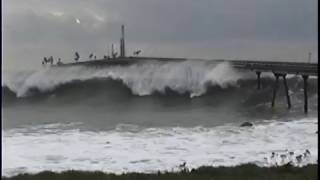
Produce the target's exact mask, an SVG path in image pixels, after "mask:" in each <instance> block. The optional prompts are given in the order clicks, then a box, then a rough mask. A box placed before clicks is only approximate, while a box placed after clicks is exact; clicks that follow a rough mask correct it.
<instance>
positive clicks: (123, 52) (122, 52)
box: [120, 25, 126, 57]
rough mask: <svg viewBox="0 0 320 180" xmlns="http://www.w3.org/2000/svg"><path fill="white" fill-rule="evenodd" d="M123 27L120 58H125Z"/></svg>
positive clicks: (122, 28) (122, 27)
mask: <svg viewBox="0 0 320 180" xmlns="http://www.w3.org/2000/svg"><path fill="white" fill-rule="evenodd" d="M125 56H126V52H125V41H124V25H121V39H120V57H125Z"/></svg>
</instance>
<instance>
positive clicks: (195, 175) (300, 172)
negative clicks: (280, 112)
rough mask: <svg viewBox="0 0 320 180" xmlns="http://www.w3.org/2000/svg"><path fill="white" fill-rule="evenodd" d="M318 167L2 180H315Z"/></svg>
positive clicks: (72, 173)
mask: <svg viewBox="0 0 320 180" xmlns="http://www.w3.org/2000/svg"><path fill="white" fill-rule="evenodd" d="M317 169H318V165H308V166H305V167H302V168H298V167H292V166H290V165H287V166H282V167H272V168H265V167H263V168H261V167H258V166H256V165H252V164H246V165H241V166H236V167H200V168H198V169H192V170H191V171H186V170H183V171H181V172H159V173H155V174H141V173H127V174H122V175H115V174H105V173H103V172H85V171H65V172H62V173H53V172H49V171H44V172H41V173H38V174H35V175H29V174H21V175H17V176H14V177H10V178H6V177H2V179H3V180H84V179H85V180H87V179H90V180H104V179H106V180H132V179H133V180H138V179H139V180H171V179H174V180H176V179H178V180H180V179H181V180H182V179H183V180H199V179H200V180H205V179H210V180H238V179H239V180H244V179H246V180H255V179H259V180H267V179H268V180H269V179H270V180H316V179H318V173H317Z"/></svg>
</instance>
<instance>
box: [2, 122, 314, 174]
mask: <svg viewBox="0 0 320 180" xmlns="http://www.w3.org/2000/svg"><path fill="white" fill-rule="evenodd" d="M317 126H318V120H317V118H306V119H301V120H294V121H288V122H277V121H264V122H261V123H259V124H255V125H254V126H253V127H239V126H238V125H235V124H229V125H224V126H218V127H212V128H205V127H194V128H180V127H175V128H173V127H172V128H146V129H144V128H141V127H137V126H134V125H123V124H122V125H118V127H117V128H116V129H114V130H111V131H102V132H93V131H80V130H78V129H77V128H76V125H74V124H47V125H39V126H33V127H24V128H16V129H9V130H3V131H2V133H3V141H2V147H3V151H2V153H3V154H2V157H3V158H2V165H3V169H2V173H3V175H5V176H12V175H16V174H19V173H23V172H28V173H36V172H40V171H43V170H51V171H56V172H59V171H63V170H71V169H74V170H89V171H94V170H99V171H104V172H113V173H122V172H154V171H157V170H160V171H163V170H169V171H171V170H177V166H178V165H179V164H182V163H183V162H186V164H187V167H188V168H196V167H199V166H203V165H211V166H234V165H239V164H243V163H255V164H257V165H259V166H274V165H281V164H284V163H287V162H289V161H292V162H293V164H294V165H297V166H303V165H305V164H309V163H317V159H318V149H317V148H318V144H317V142H318V139H317V137H318V135H317V134H316V131H317V130H318V129H317ZM306 149H308V150H309V151H310V153H311V154H310V155H308V156H307V157H305V158H303V159H302V161H301V162H298V161H297V160H296V156H298V155H299V154H302V153H303V152H304V151H305V150H306ZM290 151H292V152H294V155H293V156H289V155H288V152H290ZM272 152H276V156H275V157H274V158H271V157H270V156H271V153H272ZM281 154H286V155H287V156H286V157H285V158H280V155H281Z"/></svg>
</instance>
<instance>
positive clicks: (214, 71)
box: [5, 60, 254, 97]
mask: <svg viewBox="0 0 320 180" xmlns="http://www.w3.org/2000/svg"><path fill="white" fill-rule="evenodd" d="M251 77H254V76H252V74H250V73H247V74H246V73H240V72H238V71H236V70H234V69H233V68H232V67H231V66H230V65H229V64H228V63H220V64H213V63H212V64H211V63H208V62H197V61H192V60H188V61H184V62H167V63H164V62H149V63H148V62H146V63H138V64H133V65H130V66H113V67H106V68H99V69H96V68H89V67H69V68H45V69H42V70H39V71H36V72H34V73H28V74H24V75H19V76H18V77H17V76H11V77H9V78H7V79H6V80H5V84H6V86H8V87H9V88H10V89H11V90H12V91H14V92H16V94H17V96H18V97H23V96H26V95H27V92H28V90H29V89H30V88H37V89H39V90H40V91H49V90H53V89H54V88H56V87H57V86H59V85H61V84H65V83H68V82H71V81H73V80H83V81H85V80H89V79H94V78H111V79H114V80H120V81H122V82H123V83H124V84H125V85H126V86H127V87H129V88H130V89H131V91H132V92H133V94H136V95H140V96H143V95H150V94H152V93H153V92H154V91H158V92H164V91H165V89H166V88H170V89H172V90H174V91H176V92H178V93H185V92H190V96H191V97H194V96H200V95H202V94H204V93H205V92H206V89H207V87H206V86H207V85H208V84H211V85H218V86H221V87H227V86H233V85H236V82H237V80H239V79H244V78H251Z"/></svg>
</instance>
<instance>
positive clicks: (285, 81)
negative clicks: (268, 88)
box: [282, 74, 291, 109]
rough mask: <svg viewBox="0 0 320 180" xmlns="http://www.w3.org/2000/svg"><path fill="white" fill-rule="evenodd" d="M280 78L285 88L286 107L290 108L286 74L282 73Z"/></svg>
mask: <svg viewBox="0 0 320 180" xmlns="http://www.w3.org/2000/svg"><path fill="white" fill-rule="evenodd" d="M282 78H283V84H284V88H285V91H286V96H287V103H288V109H290V108H291V101H290V96H289V89H288V85H287V80H286V74H283V75H282Z"/></svg>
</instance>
